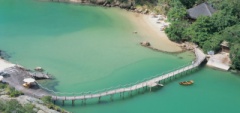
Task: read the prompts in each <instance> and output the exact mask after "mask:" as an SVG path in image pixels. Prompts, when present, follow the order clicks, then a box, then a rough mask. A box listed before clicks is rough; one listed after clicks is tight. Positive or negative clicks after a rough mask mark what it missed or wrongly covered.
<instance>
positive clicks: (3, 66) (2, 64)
mask: <svg viewBox="0 0 240 113" xmlns="http://www.w3.org/2000/svg"><path fill="white" fill-rule="evenodd" d="M14 66H15V64H12V63H10V62H7V61H6V60H4V59H1V58H0V72H2V71H3V70H5V69H7V68H10V67H14Z"/></svg>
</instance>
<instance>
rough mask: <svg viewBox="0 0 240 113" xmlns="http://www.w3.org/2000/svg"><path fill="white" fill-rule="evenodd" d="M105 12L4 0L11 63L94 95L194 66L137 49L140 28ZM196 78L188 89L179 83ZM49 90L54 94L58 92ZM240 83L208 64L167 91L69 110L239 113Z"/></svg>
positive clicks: (3, 28)
mask: <svg viewBox="0 0 240 113" xmlns="http://www.w3.org/2000/svg"><path fill="white" fill-rule="evenodd" d="M120 11H121V10H119V9H105V8H101V7H94V6H82V5H74V4H63V3H49V2H39V1H35V0H21V1H19V0H0V40H1V41H0V48H1V49H2V50H5V51H7V53H8V54H10V55H11V58H10V61H12V62H14V63H18V64H21V65H23V66H24V67H27V68H30V69H34V68H35V67H37V66H41V67H43V68H44V69H45V70H46V72H48V73H50V74H52V75H53V76H54V77H56V80H55V81H56V82H57V84H55V85H56V86H55V87H54V90H56V91H59V92H71V93H72V92H74V93H78V92H84V91H95V90H99V89H103V88H109V87H112V86H118V85H124V84H129V83H133V82H137V81H139V80H143V79H144V78H149V77H151V76H154V75H156V74H161V73H163V72H166V71H169V70H172V69H174V68H177V67H179V66H182V65H185V64H187V63H190V62H191V61H192V60H193V54H191V53H183V54H178V55H177V56H176V55H169V54H164V53H160V52H155V51H152V50H149V49H147V48H144V47H142V46H140V45H139V41H140V40H141V39H142V37H141V36H139V35H136V34H132V31H134V29H135V25H134V24H132V23H130V21H129V20H128V18H126V17H123V16H121V15H118V14H117V13H118V12H120ZM189 79H193V80H194V81H195V84H194V85H193V86H190V87H182V86H179V85H178V82H179V81H183V80H189ZM45 85H46V86H48V88H51V89H53V87H50V86H49V85H47V84H45ZM239 85H240V78H239V76H237V75H233V74H231V73H229V72H222V71H218V70H213V69H210V68H207V67H204V68H201V69H199V70H198V71H196V72H194V73H191V74H188V75H187V76H184V77H181V78H179V79H177V80H175V81H173V82H170V83H168V84H167V85H165V87H164V88H162V89H160V90H157V91H154V92H147V93H145V94H144V95H142V94H140V95H138V96H133V97H131V98H128V99H124V100H119V99H118V96H119V95H115V100H114V102H111V101H109V100H110V99H109V98H108V97H105V98H103V99H102V102H101V104H97V101H96V99H92V100H88V102H87V105H86V106H83V105H81V101H76V105H75V107H72V106H71V104H70V102H69V103H67V104H66V105H65V107H64V108H66V109H67V110H69V111H72V112H84V113H99V112H101V113H112V112H116V113H123V112H124V113H135V112H138V113H146V112H148V113H155V112H165V113H166V112H167V113H179V112H195V113H198V112H199V113H202V112H205V113H213V112H219V113H226V112H230V113H235V112H239V111H240V110H239V109H238V107H239V105H240V103H239V102H240V98H238V96H239V94H240V90H239Z"/></svg>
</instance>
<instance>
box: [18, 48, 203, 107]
mask: <svg viewBox="0 0 240 113" xmlns="http://www.w3.org/2000/svg"><path fill="white" fill-rule="evenodd" d="M194 53H195V56H196V58H195V60H194V61H192V63H191V64H189V65H186V66H183V67H180V68H178V69H174V70H172V71H169V72H167V73H163V74H161V75H157V76H154V77H151V78H150V79H148V80H143V81H140V82H136V83H133V84H129V85H120V86H117V87H115V88H109V89H104V90H99V91H92V92H83V93H68V94H72V95H70V96H69V95H67V94H66V95H64V94H63V95H61V96H59V94H60V92H54V91H52V90H49V89H47V88H45V87H43V86H41V85H40V84H38V86H39V87H40V88H41V89H38V91H32V89H26V88H25V89H24V88H17V89H21V91H22V92H23V93H27V94H29V95H32V96H34V97H37V98H41V97H44V96H51V97H52V100H53V102H54V103H55V102H56V101H62V105H64V101H72V105H74V101H75V100H81V101H82V103H86V100H87V99H92V98H97V99H98V101H99V102H100V101H101V98H102V97H105V96H110V99H111V100H113V95H115V94H119V95H120V97H121V98H124V93H127V92H128V94H130V95H132V92H133V91H138V92H139V90H146V89H149V90H150V91H151V90H152V88H154V87H156V86H160V87H162V86H163V84H162V83H165V82H166V80H168V79H170V80H172V79H174V78H176V75H179V74H181V73H185V72H188V71H189V70H192V69H194V68H196V67H198V66H199V65H200V64H201V63H202V62H203V61H204V60H205V58H206V56H205V54H204V53H203V52H202V51H201V50H200V49H199V48H195V49H194Z"/></svg>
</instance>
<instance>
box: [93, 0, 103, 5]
mask: <svg viewBox="0 0 240 113" xmlns="http://www.w3.org/2000/svg"><path fill="white" fill-rule="evenodd" d="M92 2H93V3H95V4H99V5H101V4H104V3H105V2H106V0H96V1H92Z"/></svg>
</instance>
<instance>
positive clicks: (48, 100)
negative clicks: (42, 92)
mask: <svg viewBox="0 0 240 113" xmlns="http://www.w3.org/2000/svg"><path fill="white" fill-rule="evenodd" d="M41 100H42V101H43V102H44V104H45V106H47V107H48V108H49V109H53V110H56V111H58V112H61V113H66V111H65V110H64V109H62V108H60V107H59V106H57V105H54V104H53V103H52V100H51V96H45V97H42V98H41Z"/></svg>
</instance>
